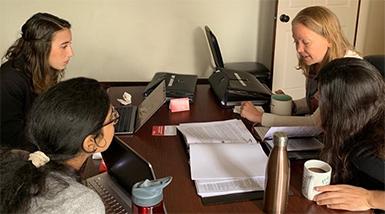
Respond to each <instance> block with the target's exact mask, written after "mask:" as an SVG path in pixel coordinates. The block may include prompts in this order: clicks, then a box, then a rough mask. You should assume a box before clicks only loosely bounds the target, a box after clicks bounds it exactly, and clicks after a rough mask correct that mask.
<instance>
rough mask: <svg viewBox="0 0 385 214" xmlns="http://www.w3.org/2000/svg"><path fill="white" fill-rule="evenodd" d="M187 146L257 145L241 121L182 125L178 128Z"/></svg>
mask: <svg viewBox="0 0 385 214" xmlns="http://www.w3.org/2000/svg"><path fill="white" fill-rule="evenodd" d="M177 128H178V130H179V131H181V132H182V134H183V136H184V137H185V139H186V143H187V144H194V143H257V141H256V140H255V139H254V137H253V135H252V134H251V133H250V132H249V130H248V129H247V128H246V126H245V124H244V123H243V122H242V121H241V120H237V119H232V120H225V121H215V122H206V123H182V124H180V125H179V126H178V127H177Z"/></svg>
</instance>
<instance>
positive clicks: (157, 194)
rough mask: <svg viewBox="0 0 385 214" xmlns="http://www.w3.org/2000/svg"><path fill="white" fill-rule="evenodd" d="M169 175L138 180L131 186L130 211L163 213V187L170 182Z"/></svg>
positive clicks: (134, 212) (147, 213)
mask: <svg viewBox="0 0 385 214" xmlns="http://www.w3.org/2000/svg"><path fill="white" fill-rule="evenodd" d="M171 180H172V177H171V176H168V177H164V178H160V179H157V180H148V179H146V180H145V181H140V182H138V183H136V184H134V186H132V213H133V214H152V213H160V214H162V213H165V210H164V208H163V189H164V188H165V187H166V186H167V185H168V184H170V182H171Z"/></svg>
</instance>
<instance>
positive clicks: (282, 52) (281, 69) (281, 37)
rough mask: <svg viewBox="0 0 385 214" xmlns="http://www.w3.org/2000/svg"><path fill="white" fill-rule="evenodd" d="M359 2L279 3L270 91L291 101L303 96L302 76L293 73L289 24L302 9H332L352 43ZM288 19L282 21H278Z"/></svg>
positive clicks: (304, 0)
mask: <svg viewBox="0 0 385 214" xmlns="http://www.w3.org/2000/svg"><path fill="white" fill-rule="evenodd" d="M358 3H359V0H278V7H277V20H276V22H277V23H276V33H275V46H274V47H275V48H274V62H273V64H274V65H273V91H276V90H277V89H283V91H284V92H285V93H286V94H289V95H291V96H292V97H293V98H294V99H298V98H302V97H304V96H305V77H304V75H303V74H302V71H301V70H296V69H295V67H296V65H297V63H298V60H297V53H296V51H295V45H294V43H293V38H292V33H291V21H292V19H293V18H294V17H295V15H296V14H297V13H298V12H299V11H300V10H301V9H303V8H305V7H308V6H312V5H320V6H325V7H327V8H329V9H330V10H332V11H333V12H334V13H335V14H336V15H337V16H338V18H339V21H340V23H341V26H342V28H343V31H344V33H345V35H346V37H347V38H348V39H349V41H350V43H351V44H354V40H355V38H354V37H355V31H356V21H357V14H358ZM284 15H286V16H288V17H282V20H284V19H285V18H286V19H287V18H289V21H287V20H286V21H287V22H285V20H284V21H281V20H280V17H281V16H284Z"/></svg>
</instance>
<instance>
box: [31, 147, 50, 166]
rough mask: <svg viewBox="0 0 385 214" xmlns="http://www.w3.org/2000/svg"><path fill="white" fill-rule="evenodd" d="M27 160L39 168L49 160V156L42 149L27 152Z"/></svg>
mask: <svg viewBox="0 0 385 214" xmlns="http://www.w3.org/2000/svg"><path fill="white" fill-rule="evenodd" d="M28 160H30V161H32V164H33V165H34V166H35V167H36V168H39V167H41V166H44V165H45V164H46V163H48V162H49V157H48V156H47V155H45V154H44V153H43V152H42V151H36V152H34V153H30V154H29V158H28Z"/></svg>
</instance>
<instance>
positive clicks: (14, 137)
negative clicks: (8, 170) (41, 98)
mask: <svg viewBox="0 0 385 214" xmlns="http://www.w3.org/2000/svg"><path fill="white" fill-rule="evenodd" d="M24 64H25V60H24V59H16V60H10V61H7V62H5V63H4V64H2V65H1V67H0V99H1V127H0V128H1V132H0V135H1V144H0V146H2V147H10V148H22V149H27V150H34V147H33V146H32V145H31V144H29V143H27V142H26V138H25V132H24V128H25V123H26V116H27V114H28V112H29V110H30V109H31V107H32V103H33V101H34V99H35V98H36V96H37V94H36V93H34V91H33V89H32V88H33V85H32V79H31V77H30V75H29V74H28V73H27V72H26V71H25V70H24Z"/></svg>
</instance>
